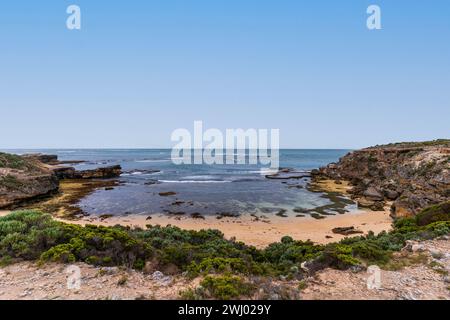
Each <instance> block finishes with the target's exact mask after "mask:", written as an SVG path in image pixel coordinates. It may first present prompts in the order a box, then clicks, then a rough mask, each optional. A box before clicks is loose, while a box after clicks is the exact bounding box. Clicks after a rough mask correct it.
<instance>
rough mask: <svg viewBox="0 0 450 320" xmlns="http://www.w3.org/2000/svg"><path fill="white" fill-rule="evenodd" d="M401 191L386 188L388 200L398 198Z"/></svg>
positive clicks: (385, 192) (385, 193) (385, 194)
mask: <svg viewBox="0 0 450 320" xmlns="http://www.w3.org/2000/svg"><path fill="white" fill-rule="evenodd" d="M399 195H400V194H399V193H398V192H397V191H393V190H389V189H388V190H384V196H385V197H386V198H387V199H388V200H396V199H397V198H398V197H399Z"/></svg>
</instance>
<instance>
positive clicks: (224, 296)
mask: <svg viewBox="0 0 450 320" xmlns="http://www.w3.org/2000/svg"><path fill="white" fill-rule="evenodd" d="M200 285H201V286H202V287H203V288H204V289H205V298H216V299H219V300H230V299H236V298H239V297H241V296H249V295H250V294H252V292H253V291H254V290H255V288H254V286H253V285H252V284H250V283H248V282H245V281H244V280H243V279H242V278H240V277H238V276H233V275H223V276H206V277H205V278H204V279H203V280H202V281H201V282H200Z"/></svg>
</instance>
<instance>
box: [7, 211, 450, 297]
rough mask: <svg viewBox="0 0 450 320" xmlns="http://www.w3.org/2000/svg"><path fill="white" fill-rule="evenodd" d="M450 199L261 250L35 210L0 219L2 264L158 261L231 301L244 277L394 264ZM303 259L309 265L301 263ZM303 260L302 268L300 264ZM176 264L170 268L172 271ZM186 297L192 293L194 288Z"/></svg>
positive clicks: (442, 217) (427, 233)
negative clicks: (318, 239)
mask: <svg viewBox="0 0 450 320" xmlns="http://www.w3.org/2000/svg"><path fill="white" fill-rule="evenodd" d="M449 216H450V211H449V204H448V203H444V204H441V205H440V206H434V207H431V208H427V209H425V210H423V211H422V213H421V214H419V215H418V216H416V217H415V218H407V219H402V220H398V221H396V222H395V224H394V228H393V230H392V231H390V232H382V233H380V234H378V235H375V234H373V233H369V234H368V235H367V236H359V237H353V238H346V239H344V240H342V241H340V242H339V243H332V244H328V245H317V244H314V243H312V242H309V241H296V240H293V239H292V238H291V237H284V238H282V239H281V241H280V242H278V243H273V244H271V245H269V246H268V247H267V248H265V249H262V250H260V249H256V248H255V247H252V246H248V245H245V244H244V243H241V242H235V241H232V240H227V239H225V238H224V236H223V234H222V233H221V232H220V231H218V230H202V231H187V230H182V229H179V228H177V227H173V226H168V227H159V226H150V225H149V226H147V228H146V229H139V228H137V229H131V228H128V227H123V226H115V227H104V226H93V225H87V226H84V227H83V226H78V225H71V224H66V223H62V222H59V221H56V220H54V219H53V218H52V217H51V216H50V215H48V214H45V213H41V212H39V211H32V210H27V211H16V212H13V213H11V214H9V215H7V216H5V217H1V218H0V258H1V263H2V264H5V263H13V262H15V261H20V260H38V261H40V262H41V263H45V262H46V261H59V262H65V263H69V262H75V261H83V262H86V263H88V264H92V265H98V266H126V267H130V268H135V269H144V268H145V266H146V263H147V262H149V261H151V262H152V263H154V262H155V261H157V264H158V265H157V267H158V268H160V270H164V268H165V267H167V266H172V267H175V269H176V270H178V271H179V272H180V273H181V272H185V274H186V275H188V276H190V277H196V276H199V275H201V276H204V279H203V281H202V283H201V287H202V288H203V289H204V290H206V291H205V292H206V293H205V296H211V297H216V298H223V299H226V298H233V297H236V296H240V295H243V294H246V293H248V292H251V291H252V289H251V288H250V287H249V286H248V285H247V284H245V281H244V280H243V278H245V276H277V277H279V276H282V277H284V278H286V279H298V280H301V279H302V278H303V277H304V275H305V272H306V271H305V266H306V268H308V269H309V271H316V270H320V269H323V268H326V267H331V268H336V269H347V268H351V267H358V268H361V267H362V268H363V267H364V266H365V265H369V264H378V265H379V266H381V267H383V266H386V267H388V266H389V265H392V263H391V262H392V261H393V259H392V254H393V253H394V252H396V251H400V250H401V249H402V248H403V247H404V246H405V242H406V241H407V240H413V239H415V240H421V239H432V238H435V237H438V236H442V235H446V234H449V232H450V219H449ZM303 263H306V264H303ZM302 264H303V265H302ZM172 269H173V268H172ZM184 294H187V295H189V294H191V295H196V294H198V293H195V292H190V293H189V292H185V293H184Z"/></svg>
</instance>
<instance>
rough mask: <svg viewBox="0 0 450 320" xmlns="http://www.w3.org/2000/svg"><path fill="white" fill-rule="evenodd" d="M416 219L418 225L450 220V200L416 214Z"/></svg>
mask: <svg viewBox="0 0 450 320" xmlns="http://www.w3.org/2000/svg"><path fill="white" fill-rule="evenodd" d="M415 221H416V224H417V225H418V226H426V225H428V224H431V223H433V222H438V221H450V201H447V202H444V203H441V204H438V205H434V206H431V207H428V208H426V209H424V210H422V211H421V212H420V213H419V214H418V215H417V216H416V219H415Z"/></svg>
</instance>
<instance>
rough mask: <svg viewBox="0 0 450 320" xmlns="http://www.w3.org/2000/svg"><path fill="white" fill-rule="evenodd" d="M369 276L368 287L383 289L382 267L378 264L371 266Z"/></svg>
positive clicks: (368, 271) (368, 269) (370, 288)
mask: <svg viewBox="0 0 450 320" xmlns="http://www.w3.org/2000/svg"><path fill="white" fill-rule="evenodd" d="M367 273H368V274H369V277H368V278H367V289H369V290H375V289H381V269H380V267H378V266H370V267H368V268H367Z"/></svg>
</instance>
